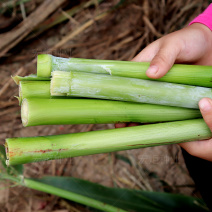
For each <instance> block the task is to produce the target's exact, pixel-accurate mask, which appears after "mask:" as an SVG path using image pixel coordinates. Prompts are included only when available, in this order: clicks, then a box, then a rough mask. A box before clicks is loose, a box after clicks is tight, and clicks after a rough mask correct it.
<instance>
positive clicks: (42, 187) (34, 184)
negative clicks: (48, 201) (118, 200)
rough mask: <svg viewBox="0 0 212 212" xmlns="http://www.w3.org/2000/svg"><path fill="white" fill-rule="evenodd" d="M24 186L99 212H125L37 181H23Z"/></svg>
mask: <svg viewBox="0 0 212 212" xmlns="http://www.w3.org/2000/svg"><path fill="white" fill-rule="evenodd" d="M24 185H25V186H26V187H28V188H31V189H35V190H38V191H43V192H46V193H49V194H53V195H56V196H59V197H62V198H65V199H68V200H71V201H74V202H77V203H80V204H83V205H87V206H90V207H93V208H96V209H99V210H101V211H107V212H117V211H119V212H127V211H125V210H122V209H120V208H117V207H115V206H112V205H108V204H106V203H104V202H101V201H98V200H95V199H92V198H89V197H86V196H83V195H80V194H77V193H73V192H71V191H66V190H64V189H60V188H56V187H54V186H51V185H47V184H46V183H41V182H38V181H34V180H32V179H27V178H25V179H24Z"/></svg>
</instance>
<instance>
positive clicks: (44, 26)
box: [27, 0, 102, 39]
mask: <svg viewBox="0 0 212 212" xmlns="http://www.w3.org/2000/svg"><path fill="white" fill-rule="evenodd" d="M96 2H98V3H101V2H102V0H98V1H94V0H90V1H87V2H82V3H81V4H79V5H77V6H75V7H73V8H71V9H69V10H67V11H65V12H66V13H67V14H68V15H69V16H70V17H72V16H74V15H75V14H77V13H78V12H80V11H81V10H83V9H85V8H88V7H90V6H91V5H94V4H95V3H96ZM67 19H68V17H66V16H65V15H64V14H63V13H62V12H60V13H59V14H58V13H55V14H53V15H52V16H51V17H49V18H48V19H46V20H45V21H44V22H42V23H41V24H39V25H38V26H37V27H36V28H35V29H34V30H33V32H32V33H31V34H30V35H29V36H28V37H27V39H31V38H34V37H36V36H38V35H39V34H41V33H43V32H44V31H46V30H48V29H50V28H52V27H54V26H55V25H57V24H60V23H62V22H63V21H65V20H67Z"/></svg>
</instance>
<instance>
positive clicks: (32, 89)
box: [18, 81, 77, 105]
mask: <svg viewBox="0 0 212 212" xmlns="http://www.w3.org/2000/svg"><path fill="white" fill-rule="evenodd" d="M25 98H36V99H37V98H38V99H60V98H66V99H71V98H72V99H73V98H77V97H70V96H66V97H64V96H51V94H50V81H20V83H19V97H18V100H19V105H21V104H22V101H23V100H24V99H25Z"/></svg>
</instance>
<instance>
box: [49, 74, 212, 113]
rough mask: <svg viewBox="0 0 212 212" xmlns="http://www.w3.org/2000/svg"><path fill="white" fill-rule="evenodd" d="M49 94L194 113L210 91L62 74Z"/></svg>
mask: <svg viewBox="0 0 212 212" xmlns="http://www.w3.org/2000/svg"><path fill="white" fill-rule="evenodd" d="M50 91H51V95H52V96H58V95H61V96H62V95H64V96H78V97H88V98H99V99H111V100H120V101H129V102H141V103H149V104H159V105H168V106H176V107H186V108H196V109H197V108H198V102H199V100H200V99H202V98H203V97H209V98H212V89H211V88H204V87H198V86H191V85H180V84H174V83H167V82H156V81H150V80H142V79H134V78H127V77H117V76H113V77H112V76H108V75H105V74H94V73H85V72H65V71H54V72H53V73H52V80H51V88H50Z"/></svg>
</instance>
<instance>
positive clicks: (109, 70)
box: [101, 65, 112, 75]
mask: <svg viewBox="0 0 212 212" xmlns="http://www.w3.org/2000/svg"><path fill="white" fill-rule="evenodd" d="M101 67H102V68H103V69H104V70H105V71H107V72H108V73H109V74H110V75H112V71H111V69H110V68H109V65H101Z"/></svg>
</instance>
